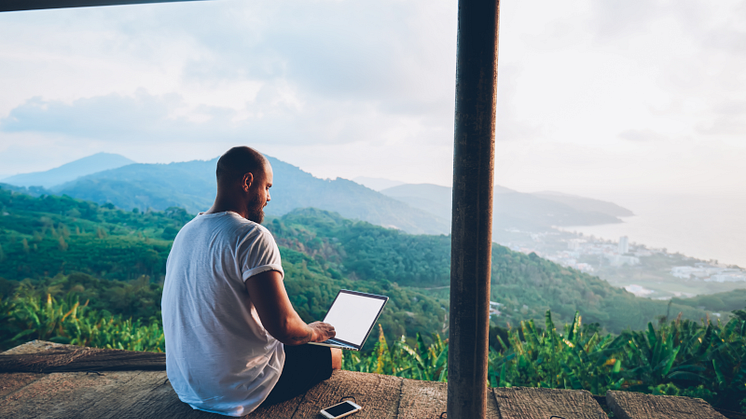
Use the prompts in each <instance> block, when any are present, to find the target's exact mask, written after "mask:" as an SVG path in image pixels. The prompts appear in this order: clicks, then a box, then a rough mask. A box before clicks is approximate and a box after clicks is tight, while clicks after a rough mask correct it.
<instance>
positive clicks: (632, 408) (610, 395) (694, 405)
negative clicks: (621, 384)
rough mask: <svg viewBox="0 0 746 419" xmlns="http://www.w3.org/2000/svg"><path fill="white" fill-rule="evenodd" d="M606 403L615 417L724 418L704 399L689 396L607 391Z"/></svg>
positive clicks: (655, 418) (641, 418) (648, 418)
mask: <svg viewBox="0 0 746 419" xmlns="http://www.w3.org/2000/svg"><path fill="white" fill-rule="evenodd" d="M606 403H607V404H608V405H609V408H611V410H612V411H613V412H614V418H615V419H618V418H620V419H643V418H644V419H664V418H665V419H669V418H677V419H705V418H707V419H726V417H725V416H723V415H722V414H720V413H718V411H716V410H715V409H713V408H712V406H710V405H709V404H708V403H707V402H706V401H704V400H702V399H693V398H691V397H677V396H653V395H651V394H643V393H633V392H629V391H608V392H607V393H606Z"/></svg>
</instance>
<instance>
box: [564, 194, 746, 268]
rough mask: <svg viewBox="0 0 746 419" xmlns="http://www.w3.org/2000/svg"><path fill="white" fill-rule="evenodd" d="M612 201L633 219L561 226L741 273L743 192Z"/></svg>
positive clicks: (745, 233) (745, 240)
mask: <svg viewBox="0 0 746 419" xmlns="http://www.w3.org/2000/svg"><path fill="white" fill-rule="evenodd" d="M594 198H597V199H602V200H604V201H609V202H613V203H615V204H617V205H621V206H622V207H625V208H627V209H629V210H630V211H632V212H633V213H634V214H635V215H634V216H631V217H623V218H622V220H623V221H624V222H623V223H620V224H605V225H598V226H577V227H564V228H562V229H563V230H565V231H574V232H578V233H581V232H582V233H583V234H585V235H593V236H596V237H602V238H604V239H607V240H614V241H618V240H619V238H620V237H621V236H627V237H628V239H629V242H630V243H638V244H644V245H645V246H646V247H648V248H658V249H661V248H665V249H666V251H667V252H668V253H677V252H678V253H682V254H684V255H686V256H690V257H694V258H697V259H701V260H707V261H710V260H713V261H717V262H718V263H720V264H726V265H738V266H740V267H742V268H746V193H743V194H721V195H714V194H713V195H673V194H634V193H626V194H614V195H604V196H596V197H594Z"/></svg>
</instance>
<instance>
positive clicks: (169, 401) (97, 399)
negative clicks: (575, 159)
mask: <svg viewBox="0 0 746 419" xmlns="http://www.w3.org/2000/svg"><path fill="white" fill-rule="evenodd" d="M446 394H447V388H446V384H444V383H436V382H429V381H416V380H409V379H403V378H399V377H392V376H386V375H378V374H366V373H357V372H349V371H337V372H335V373H334V374H333V375H332V377H331V378H330V379H329V380H327V381H325V382H322V383H321V384H319V385H317V386H315V387H313V388H311V389H310V390H309V391H308V392H306V393H305V394H303V395H300V396H298V397H296V398H294V399H291V400H288V401H286V402H284V403H281V404H278V405H274V406H271V407H266V408H260V409H258V410H257V411H255V412H253V413H251V414H249V415H247V416H244V418H247V419H270V418H271V419H297V418H320V417H321V416H320V415H319V410H321V409H322V408H324V407H327V406H330V405H332V404H335V403H337V402H339V401H340V400H341V399H343V398H347V397H354V398H355V400H356V401H357V403H358V404H360V405H361V406H363V410H361V411H360V412H358V413H356V414H354V415H352V416H350V417H351V418H353V419H355V418H356V419H363V418H371V419H372V418H376V419H379V418H385V419H404V418H407V419H426V418H433V419H436V418H441V417H442V418H445V417H446V415H445V413H444V412H445V411H446ZM599 402H600V404H599ZM602 405H604V406H608V408H607V410H608V411H613V412H614V414H613V416H612V417H613V418H615V419H616V418H630V419H632V418H635V419H637V418H641V419H642V418H645V419H648V418H653V419H657V418H681V419H689V418H697V419H699V418H712V419H722V418H726V417H727V418H730V419H746V416H743V415H740V414H737V413H731V412H725V413H726V414H727V416H724V415H723V414H721V413H719V412H718V411H716V410H715V409H713V408H712V407H711V406H710V405H709V404H707V403H706V402H704V401H703V400H701V399H691V398H687V397H669V396H650V395H645V394H638V393H628V392H609V393H607V395H606V397H605V398H604V397H600V396H592V395H591V394H590V393H589V392H587V391H576V390H555V389H537V388H493V389H490V390H489V391H488V394H487V406H488V411H487V417H488V418H496V419H497V418H500V419H518V418H525V419H534V418H535V419H550V418H551V417H557V418H564V419H602V418H607V417H609V416H608V415H607V413H605V411H604V409H603V408H602ZM0 417H2V418H18V419H20V418H113V417H116V418H133V419H147V418H189V419H191V418H213V419H217V418H221V417H224V416H219V415H215V414H211V413H205V412H200V411H196V410H192V408H190V407H189V406H188V405H186V404H184V403H182V402H181V401H179V399H178V397H177V396H176V393H174V391H173V389H172V388H171V385H170V384H169V382H168V379H167V377H166V372H165V357H164V356H163V354H152V353H144V352H128V351H112V350H100V349H92V348H78V347H71V346H67V345H59V344H54V343H51V342H44V341H32V342H28V343H25V344H23V345H20V346H18V347H16V348H13V349H11V350H9V351H6V352H4V353H2V354H0Z"/></svg>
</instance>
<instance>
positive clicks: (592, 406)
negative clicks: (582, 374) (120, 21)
mask: <svg viewBox="0 0 746 419" xmlns="http://www.w3.org/2000/svg"><path fill="white" fill-rule="evenodd" d="M492 392H493V394H494V395H495V399H496V400H497V405H498V408H499V409H500V417H501V418H502V419H549V418H550V417H552V416H553V415H554V416H560V417H562V418H565V419H601V418H603V419H606V418H607V416H606V413H604V411H603V409H601V406H599V405H598V403H596V401H595V400H594V399H593V397H592V396H591V393H589V392H587V391H585V390H559V389H548V388H528V387H511V388H493V389H492Z"/></svg>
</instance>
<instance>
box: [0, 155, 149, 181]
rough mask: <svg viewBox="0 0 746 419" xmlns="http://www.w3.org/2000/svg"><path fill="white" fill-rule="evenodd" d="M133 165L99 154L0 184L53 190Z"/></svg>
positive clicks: (118, 157) (123, 159) (10, 179)
mask: <svg viewBox="0 0 746 419" xmlns="http://www.w3.org/2000/svg"><path fill="white" fill-rule="evenodd" d="M132 163H134V161H132V160H130V159H128V158H126V157H124V156H120V155H119V154H110V153H98V154H94V155H92V156H88V157H83V158H82V159H78V160H75V161H73V162H70V163H67V164H63V165H62V166H60V167H56V168H54V169H51V170H47V171H44V172H33V173H24V174H20V175H15V176H10V177H7V178H5V179H2V180H0V182H3V183H7V184H10V185H15V186H41V187H43V188H51V187H53V186H56V185H60V184H62V183H65V182H70V181H72V180H75V179H77V178H79V177H81V176H85V175H90V174H91V173H96V172H100V171H102V170H109V169H116V168H117V167H122V166H126V165H128V164H132Z"/></svg>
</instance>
